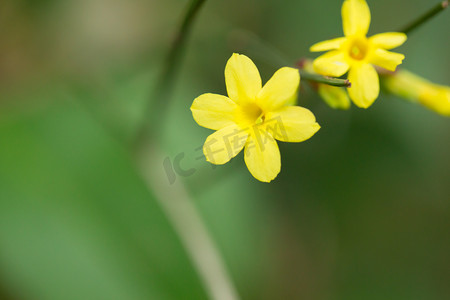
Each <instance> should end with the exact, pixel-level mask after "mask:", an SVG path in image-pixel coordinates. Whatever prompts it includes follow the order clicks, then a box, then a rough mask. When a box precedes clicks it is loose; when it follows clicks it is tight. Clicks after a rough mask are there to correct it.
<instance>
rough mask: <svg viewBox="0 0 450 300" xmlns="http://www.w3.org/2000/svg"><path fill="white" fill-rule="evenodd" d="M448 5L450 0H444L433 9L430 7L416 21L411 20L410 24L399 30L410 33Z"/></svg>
mask: <svg viewBox="0 0 450 300" xmlns="http://www.w3.org/2000/svg"><path fill="white" fill-rule="evenodd" d="M447 7H448V0H446V1H442V2H441V3H439V4H437V5H436V6H434V7H433V8H432V9H430V10H429V11H428V12H426V13H425V14H423V15H422V16H420V17H419V18H418V19H417V20H415V21H414V22H411V23H410V24H409V25H407V26H406V27H404V28H403V29H402V30H399V32H403V33H405V34H409V33H410V32H411V31H413V30H414V29H416V28H417V27H419V26H420V25H423V24H424V23H425V22H427V21H428V20H429V19H431V18H432V17H434V16H435V15H437V14H438V13H440V12H441V11H443V10H444V9H446V8H447Z"/></svg>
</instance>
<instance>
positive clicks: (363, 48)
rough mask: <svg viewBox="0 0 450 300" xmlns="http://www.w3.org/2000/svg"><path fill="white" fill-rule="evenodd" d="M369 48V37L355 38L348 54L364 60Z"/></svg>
mask: <svg viewBox="0 0 450 300" xmlns="http://www.w3.org/2000/svg"><path fill="white" fill-rule="evenodd" d="M368 50H369V43H368V41H367V39H366V38H365V37H364V38H355V39H354V40H353V41H352V42H351V43H350V47H349V48H348V54H349V55H350V57H351V58H353V59H355V60H362V59H364V58H365V57H366V55H367V52H368Z"/></svg>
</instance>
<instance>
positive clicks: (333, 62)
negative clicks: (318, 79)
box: [313, 50, 349, 77]
mask: <svg viewBox="0 0 450 300" xmlns="http://www.w3.org/2000/svg"><path fill="white" fill-rule="evenodd" d="M313 67H314V71H315V72H317V73H319V74H322V75H327V76H334V77H339V76H342V75H344V74H345V72H347V71H348V68H349V65H348V63H347V61H346V59H345V54H344V53H343V52H341V51H338V50H334V51H330V52H327V53H325V54H323V55H321V56H319V57H318V58H316V59H315V60H314V62H313Z"/></svg>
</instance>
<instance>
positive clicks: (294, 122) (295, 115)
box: [264, 106, 320, 142]
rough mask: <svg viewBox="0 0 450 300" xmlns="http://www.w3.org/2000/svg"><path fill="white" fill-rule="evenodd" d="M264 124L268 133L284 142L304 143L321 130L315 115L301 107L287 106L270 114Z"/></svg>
mask: <svg viewBox="0 0 450 300" xmlns="http://www.w3.org/2000/svg"><path fill="white" fill-rule="evenodd" d="M264 123H265V129H266V131H267V132H269V133H270V134H271V136H273V137H274V138H275V139H277V140H279V141H282V142H303V141H305V140H307V139H309V138H310V137H312V136H313V135H314V134H315V133H316V132H317V131H318V130H319V129H320V126H319V124H318V123H317V122H316V117H315V116H314V114H313V113H312V112H311V111H310V110H308V109H306V108H303V107H300V106H285V107H283V108H281V109H279V110H277V111H274V112H271V113H268V114H267V115H266V120H265V121H264Z"/></svg>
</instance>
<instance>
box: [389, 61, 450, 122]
mask: <svg viewBox="0 0 450 300" xmlns="http://www.w3.org/2000/svg"><path fill="white" fill-rule="evenodd" d="M383 83H384V86H385V87H386V89H387V90H388V91H389V92H391V93H393V94H396V95H398V96H400V97H403V98H406V99H408V100H410V101H412V102H419V103H420V104H422V105H424V106H426V107H428V108H429V109H431V110H434V111H435V112H437V113H439V114H441V115H444V116H450V87H449V86H444V85H438V84H434V83H432V82H430V81H428V80H426V79H425V78H422V77H419V76H417V75H415V74H413V73H411V72H409V71H406V70H399V71H398V72H396V73H394V74H391V75H386V76H384V77H383Z"/></svg>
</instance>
